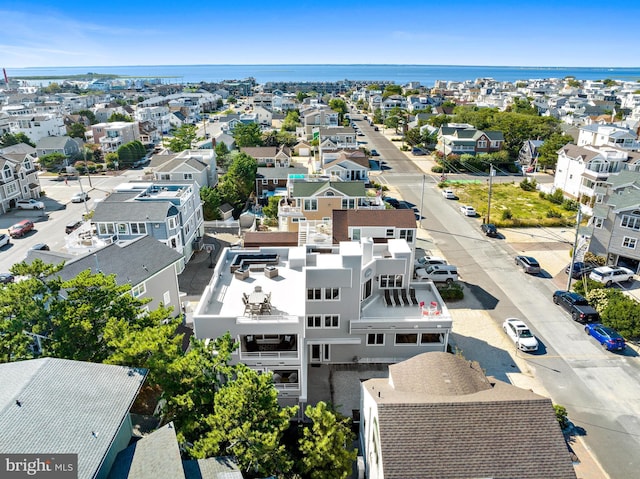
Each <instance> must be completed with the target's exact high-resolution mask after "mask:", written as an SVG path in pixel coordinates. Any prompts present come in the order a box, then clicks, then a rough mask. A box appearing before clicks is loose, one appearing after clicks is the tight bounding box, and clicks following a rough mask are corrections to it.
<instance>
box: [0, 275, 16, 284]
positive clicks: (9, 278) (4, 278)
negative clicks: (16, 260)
mask: <svg viewBox="0 0 640 479" xmlns="http://www.w3.org/2000/svg"><path fill="white" fill-rule="evenodd" d="M14 281H15V278H14V277H13V275H12V274H11V273H0V284H9V283H13V282H14Z"/></svg>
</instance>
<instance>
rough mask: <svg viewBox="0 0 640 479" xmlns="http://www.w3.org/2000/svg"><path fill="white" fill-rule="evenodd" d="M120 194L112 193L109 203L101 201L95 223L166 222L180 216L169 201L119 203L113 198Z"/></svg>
mask: <svg viewBox="0 0 640 479" xmlns="http://www.w3.org/2000/svg"><path fill="white" fill-rule="evenodd" d="M116 194H118V193H112V194H111V195H110V197H109V200H108V201H101V202H99V203H97V204H96V205H95V210H94V213H93V219H92V222H93V223H102V222H109V221H113V222H118V221H119V222H124V223H126V222H129V221H138V222H142V223H145V222H147V221H157V222H164V221H166V219H167V218H168V217H169V216H175V215H177V214H178V209H177V208H176V207H175V206H173V205H172V204H171V203H170V202H169V201H117V199H116V198H113V199H112V198H111V196H114V195H116ZM138 194H139V193H136V194H133V195H132V194H130V193H123V196H128V197H133V196H137V195H138Z"/></svg>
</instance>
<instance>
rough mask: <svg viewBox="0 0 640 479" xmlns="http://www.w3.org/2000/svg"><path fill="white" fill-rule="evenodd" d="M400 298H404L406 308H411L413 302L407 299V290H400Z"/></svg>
mask: <svg viewBox="0 0 640 479" xmlns="http://www.w3.org/2000/svg"><path fill="white" fill-rule="evenodd" d="M400 296H402V303H403V304H404V305H405V306H409V305H410V304H411V302H410V301H409V298H408V297H407V290H406V289H404V288H402V289H401V290H400Z"/></svg>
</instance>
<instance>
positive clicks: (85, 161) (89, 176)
mask: <svg viewBox="0 0 640 479" xmlns="http://www.w3.org/2000/svg"><path fill="white" fill-rule="evenodd" d="M82 153H83V154H84V169H85V170H86V172H87V178H88V179H89V188H93V185H92V184H91V175H89V166H88V165H87V147H86V146H83V147H82ZM79 179H80V178H79V177H78V180H79Z"/></svg>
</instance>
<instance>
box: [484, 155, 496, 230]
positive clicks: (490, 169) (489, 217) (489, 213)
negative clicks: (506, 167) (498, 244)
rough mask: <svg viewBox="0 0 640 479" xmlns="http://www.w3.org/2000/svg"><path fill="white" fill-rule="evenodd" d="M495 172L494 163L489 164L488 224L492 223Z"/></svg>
mask: <svg viewBox="0 0 640 479" xmlns="http://www.w3.org/2000/svg"><path fill="white" fill-rule="evenodd" d="M494 173H495V170H494V169H493V165H489V201H488V203H487V221H486V223H487V224H489V223H491V188H492V187H493V175H494Z"/></svg>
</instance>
